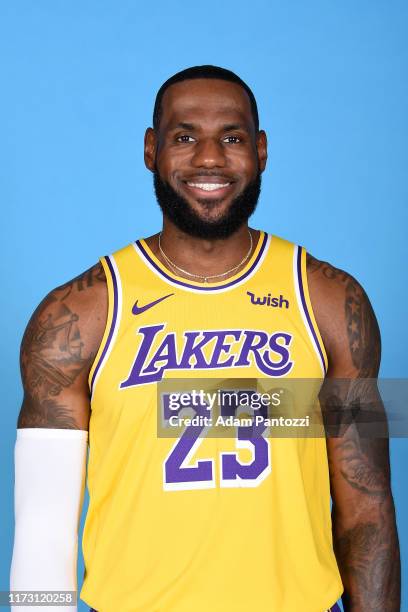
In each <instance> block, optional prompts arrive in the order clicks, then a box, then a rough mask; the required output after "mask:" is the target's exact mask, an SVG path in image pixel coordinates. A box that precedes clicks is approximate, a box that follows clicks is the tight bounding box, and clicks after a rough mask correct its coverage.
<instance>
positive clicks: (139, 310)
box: [132, 293, 174, 315]
mask: <svg viewBox="0 0 408 612" xmlns="http://www.w3.org/2000/svg"><path fill="white" fill-rule="evenodd" d="M171 295H174V293H169V294H168V295H164V296H163V297H161V298H159V299H158V300H154V302H150V303H149V304H145V305H144V306H138V305H137V303H138V301H139V300H136V302H135V303H134V306H133V308H132V314H134V315H139V314H142V312H144V311H145V310H149V308H151V307H152V306H156V304H159V303H160V302H162V301H163V300H165V299H166V298H168V297H170V296H171Z"/></svg>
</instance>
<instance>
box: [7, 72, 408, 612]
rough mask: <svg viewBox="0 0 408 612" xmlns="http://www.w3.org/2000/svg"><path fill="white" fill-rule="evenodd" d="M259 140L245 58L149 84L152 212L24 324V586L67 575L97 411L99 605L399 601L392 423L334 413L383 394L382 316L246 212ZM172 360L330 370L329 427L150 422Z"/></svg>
mask: <svg viewBox="0 0 408 612" xmlns="http://www.w3.org/2000/svg"><path fill="white" fill-rule="evenodd" d="M266 160H267V141H266V135H265V132H264V131H262V130H260V129H259V124H258V112H257V106H256V102H255V98H254V96H253V94H252V92H251V90H250V89H249V88H248V86H247V85H246V84H245V83H244V82H243V81H242V80H241V79H240V78H239V77H237V76H236V75H235V74H233V73H231V72H230V71H227V70H224V69H221V68H217V67H213V66H200V67H195V68H190V69H187V70H185V71H183V72H181V73H178V74H176V75H174V76H173V77H172V78H170V79H169V80H168V81H166V83H164V85H163V86H162V87H161V89H160V90H159V92H158V95H157V99H156V104H155V109H154V117H153V128H149V129H148V130H147V131H146V137H145V163H146V166H147V168H148V169H149V170H150V171H151V172H152V173H153V175H154V187H155V192H156V197H157V200H158V202H159V205H160V207H161V209H162V212H163V229H162V231H161V232H160V233H159V234H156V235H154V236H151V237H149V238H147V239H144V240H138V241H136V242H135V243H134V244H131V245H129V246H128V247H125V248H124V249H121V250H120V251H118V252H116V253H114V254H113V255H111V256H109V257H105V258H102V259H101V261H100V263H98V264H97V265H95V266H94V267H93V268H91V269H90V270H88V271H87V272H85V273H84V274H82V275H81V276H79V277H77V278H76V279H74V280H73V281H71V282H70V283H67V284H65V285H63V286H62V287H59V288H57V289H55V290H54V291H52V292H51V293H50V294H49V295H48V296H47V297H46V298H45V300H44V301H43V302H42V303H41V304H40V306H39V307H38V309H37V310H36V312H35V313H34V315H33V317H32V319H31V321H30V323H29V325H28V328H27V331H26V334H25V336H24V339H23V343H22V353H21V364H22V376H23V382H24V389H25V396H24V402H23V405H22V408H21V412H20V416H19V420H18V436H17V444H16V536H15V546H14V555H13V565H12V572H11V573H12V580H11V583H12V586H13V587H14V588H15V589H17V588H20V589H23V588H24V589H27V588H31V589H34V588H35V589H37V590H38V589H47V590H50V589H53V590H74V589H75V568H76V565H75V562H76V559H75V554H76V546H77V540H76V538H77V526H78V517H79V513H80V507H81V500H82V493H83V481H84V465H85V455H86V447H87V432H88V428H89V452H90V455H89V463H88V487H89V493H90V506H89V510H88V514H87V517H86V523H85V528H84V539H83V548H84V559H85V567H86V572H85V580H84V585H83V588H82V591H81V597H82V599H84V601H86V602H87V603H88V604H89V605H90V606H92V608H93V609H96V610H99V611H102V612H113V611H116V610H121V612H130V611H136V610H138V611H139V610H140V611H146V612H147V611H149V612H152V611H159V610H160V611H166V612H172V611H174V612H185V611H187V610H188V611H191V610H195V611H201V610H203V611H204V610H205V611H207V610H210V609H212V610H217V611H218V610H220V611H221V610H222V611H223V612H229V611H231V612H232V611H234V612H236V611H249V610H251V611H252V610H253V611H254V612H255V611H256V612H263V611H264V610H265V611H266V610H274V611H276V612H298V611H299V610H302V611H304V612H323V610H328V609H331V610H335V609H337V605H336V603H335V602H336V600H337V599H338V598H339V597H340V596H341V595H342V594H343V603H344V607H345V610H346V611H359V612H360V611H361V612H362V611H365V612H366V611H370V612H373V611H380V610H381V612H395V611H397V610H399V597H400V595H399V590H400V582H399V581H400V569H399V548H398V538H397V531H396V524H395V515H394V505H393V499H392V494H391V488H390V470H389V458H388V443H387V439H386V438H385V437H383V438H378V437H377V438H369V437H364V438H363V437H361V436H360V435H359V428H358V427H357V426H356V424H355V423H354V422H352V421H350V420H348V417H347V418H345V417H344V415H348V414H350V410H349V409H350V407H351V408H353V409H354V412H353V414H355V409H356V407H357V408H358V407H359V406H360V407H361V406H367V405H369V406H370V405H372V406H377V407H378V404H379V402H380V400H379V398H378V394H376V391H375V390H374V391H373V390H372V386H367V384H366V381H367V380H368V379H375V378H376V377H377V374H378V370H379V365H380V334H379V329H378V325H377V322H376V319H375V315H374V313H373V310H372V308H371V305H370V302H369V300H368V298H367V296H366V294H365V292H364V290H363V289H362V287H361V286H360V285H359V283H358V282H357V281H356V280H355V279H354V278H353V277H351V276H350V275H349V274H347V273H346V272H343V271H341V270H337V269H336V268H334V267H333V266H331V265H330V264H328V263H326V262H321V261H318V260H316V259H314V258H313V257H312V256H311V255H309V254H306V251H305V249H304V248H302V247H298V246H296V245H294V244H292V243H290V242H287V241H285V240H283V239H281V238H278V237H276V236H272V237H271V236H269V235H268V234H266V233H265V232H262V231H258V230H255V229H252V228H248V218H249V217H250V215H251V214H252V212H253V211H254V209H255V206H256V204H257V201H258V197H259V193H260V185H261V174H262V172H263V171H264V169H265V166H266ZM170 378H179V379H182V378H184V379H186V380H187V379H189V378H195V379H200V378H202V379H206V378H207V379H208V378H223V379H227V378H228V379H235V378H238V379H239V378H242V379H256V378H259V379H262V380H264V381H266V380H270V381H280V380H283V379H291V378H293V379H316V380H320V381H323V379H324V381H325V382H324V385H323V387H322V391H321V394H320V399H321V403H322V406H323V410H324V413H325V414H326V421H327V424H328V436H327V440H326V438H324V437H320V438H319V437H312V438H311V437H307V436H305V437H295V438H279V437H276V438H273V439H271V438H268V436H263V435H261V436H258V437H257V438H255V437H251V436H250V435H247V431H246V430H244V428H240V427H238V428H237V430H236V432H235V437H232V438H222V439H218V438H216V437H200V438H198V436H197V431H196V430H194V432H193V434H194V435H193V436H191V435H190V436H189V437H186V436H185V434H183V435H182V436H181V437H180V438H178V439H174V438H173V439H171V438H168V437H165V436H158V435H157V426H158V423H157V419H158V414H159V413H158V406H157V405H156V404H157V400H156V397H157V393H156V391H157V385H159V384H161V381H162V380H165V379H170ZM338 379H345V380H347V381H348V384H347V385H346V386H344V385H340V384H339V385H337V386H336V385H335V386H334V387H333V385H331V386H327V385H328V383H330V381H333V380H336V382H337V380H338ZM368 387H369V390H367V389H368ZM315 399H316V401H317V398H315ZM201 408H202V407H200V408H198V409H197V412H199V411H200V409H201ZM333 410H334V411H335V414H336V415H337V417H338V416H340V419H339V427H338V428H337V429H336V428H334V429H333V422H332V421H330V419H329V418H328V417H327V415H329V416H330V414H331V411H333ZM198 429H199V430H200V431H199V433H200V432H201V431H202V429H200V428H198ZM262 431H263V430H262ZM330 432H332V434H333V435H329V434H330ZM194 436H196V437H194ZM50 483H52V484H53V486H55V487H56V493H55V494H54V495H50V494H49V486H50ZM330 490H331V494H332V499H333V514H332V523H331V517H330ZM38 492H42V493H43V494H42V495H40V494H39V493H38ZM332 527H333V529H332Z"/></svg>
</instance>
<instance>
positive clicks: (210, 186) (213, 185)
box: [187, 182, 229, 191]
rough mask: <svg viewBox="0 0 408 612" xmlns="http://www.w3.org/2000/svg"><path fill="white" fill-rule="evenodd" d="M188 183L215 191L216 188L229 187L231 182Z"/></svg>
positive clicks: (205, 189) (191, 185)
mask: <svg viewBox="0 0 408 612" xmlns="http://www.w3.org/2000/svg"><path fill="white" fill-rule="evenodd" d="M187 185H188V186H189V187H197V189H202V190H203V191H215V190H216V189H221V188H222V187H227V186H228V185H229V183H189V182H187Z"/></svg>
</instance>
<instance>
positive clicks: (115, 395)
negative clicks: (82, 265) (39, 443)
mask: <svg viewBox="0 0 408 612" xmlns="http://www.w3.org/2000/svg"><path fill="white" fill-rule="evenodd" d="M101 262H102V265H103V268H104V271H105V274H106V279H107V286H108V296H109V306H108V318H107V323H106V329H105V333H104V336H103V340H102V343H101V346H100V348H99V351H98V353H97V355H96V358H95V361H94V363H93V366H92V368H91V371H90V376H89V384H90V389H91V398H92V399H91V418H90V423H89V460H88V474H87V486H88V491H89V500H90V501H89V508H88V512H87V516H86V520H85V526H84V532H83V542H82V546H83V555H84V562H85V578H84V583H83V586H82V590H81V593H80V597H81V598H82V599H83V600H84V601H85V602H86V603H88V604H89V605H90V606H92V607H93V608H95V609H96V610H98V612H118V611H120V612H192V611H194V612H210V611H211V612H266V611H268V612H299V611H300V610H302V612H323V611H325V610H327V609H328V608H329V607H330V606H331V605H333V604H334V603H335V601H336V600H337V599H338V598H339V596H340V595H341V593H342V591H343V587H342V582H341V578H340V574H339V570H338V567H337V563H336V559H335V556H334V553H333V547H332V533H331V511H330V487H329V474H328V461H327V452H326V440H325V437H324V436H316V437H307V436H305V437H302V434H300V435H297V436H295V437H280V436H277V437H273V438H272V437H267V436H261V437H260V438H258V440H256V442H251V439H250V437H249V436H245V431H244V430H243V429H242V428H240V427H239V426H235V425H233V426H232V430H233V431H235V432H236V433H235V436H234V435H232V436H228V437H217V436H208V437H206V436H200V437H197V436H196V433H197V431H200V432H202V431H203V430H204V429H205V428H204V427H203V426H202V427H198V428H196V429H193V430H191V426H190V434H191V432H192V431H193V434H194V435H190V436H186V435H185V432H186V431H187V430H188V429H189V426H188V425H186V427H185V428H184V429H183V430H182V431H183V433H182V435H180V436H178V437H169V436H166V435H159V428H158V421H159V420H160V418H161V417H162V412H161V410H162V407H161V405H160V406H159V404H161V402H160V401H158V399H157V398H158V393H157V389H158V387H159V386H160V385H162V384H163V381H164V382H167V381H170V380H171V379H178V380H180V379H184V380H186V381H187V380H189V379H194V380H196V381H200V380H202V381H203V382H204V381H205V380H207V379H228V380H231V379H245V380H249V379H251V380H252V379H261V380H264V381H265V383H268V384H269V383H272V382H278V383H279V381H283V380H286V379H315V380H317V381H320V383H321V381H322V380H323V378H324V376H325V373H326V369H327V355H326V352H325V349H324V345H323V342H322V338H321V336H320V333H319V330H318V327H317V325H316V320H315V317H314V315H313V310H312V306H311V301H310V296H309V292H308V285H307V276H306V251H305V249H304V248H303V247H300V246H298V245H295V244H293V243H291V242H288V241H286V240H284V239H282V238H279V237H277V236H271V235H269V234H267V233H265V232H262V231H261V232H260V233H259V239H258V241H257V244H256V248H255V250H254V252H253V254H252V256H251V257H250V259H249V260H248V262H247V263H246V265H245V267H244V268H243V269H242V270H241V271H240V272H239V273H238V274H236V275H235V276H233V277H230V278H228V279H226V280H224V281H222V282H217V283H211V284H208V283H207V284H206V283H199V282H194V281H190V280H187V279H186V278H182V277H179V276H177V275H175V274H174V273H173V272H171V271H170V270H169V269H167V268H166V267H164V266H163V264H162V263H161V262H160V260H159V259H158V258H157V257H156V256H155V255H154V253H153V252H152V251H151V249H150V248H149V247H148V245H147V243H146V242H145V241H144V240H143V239H141V240H137V241H136V242H134V243H132V244H130V245H128V246H126V247H125V248H123V249H121V250H119V251H117V252H115V253H114V254H113V255H110V256H106V257H103V258H101ZM313 401H314V402H315V403H317V405H318V399H317V397H314V398H313Z"/></svg>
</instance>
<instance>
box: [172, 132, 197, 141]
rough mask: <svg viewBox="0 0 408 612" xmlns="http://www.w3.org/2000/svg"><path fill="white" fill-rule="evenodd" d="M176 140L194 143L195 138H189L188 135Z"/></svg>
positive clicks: (178, 137)
mask: <svg viewBox="0 0 408 612" xmlns="http://www.w3.org/2000/svg"><path fill="white" fill-rule="evenodd" d="M176 140H177V142H194V138H193V137H192V136H188V134H182V135H181V136H177V138H176Z"/></svg>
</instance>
